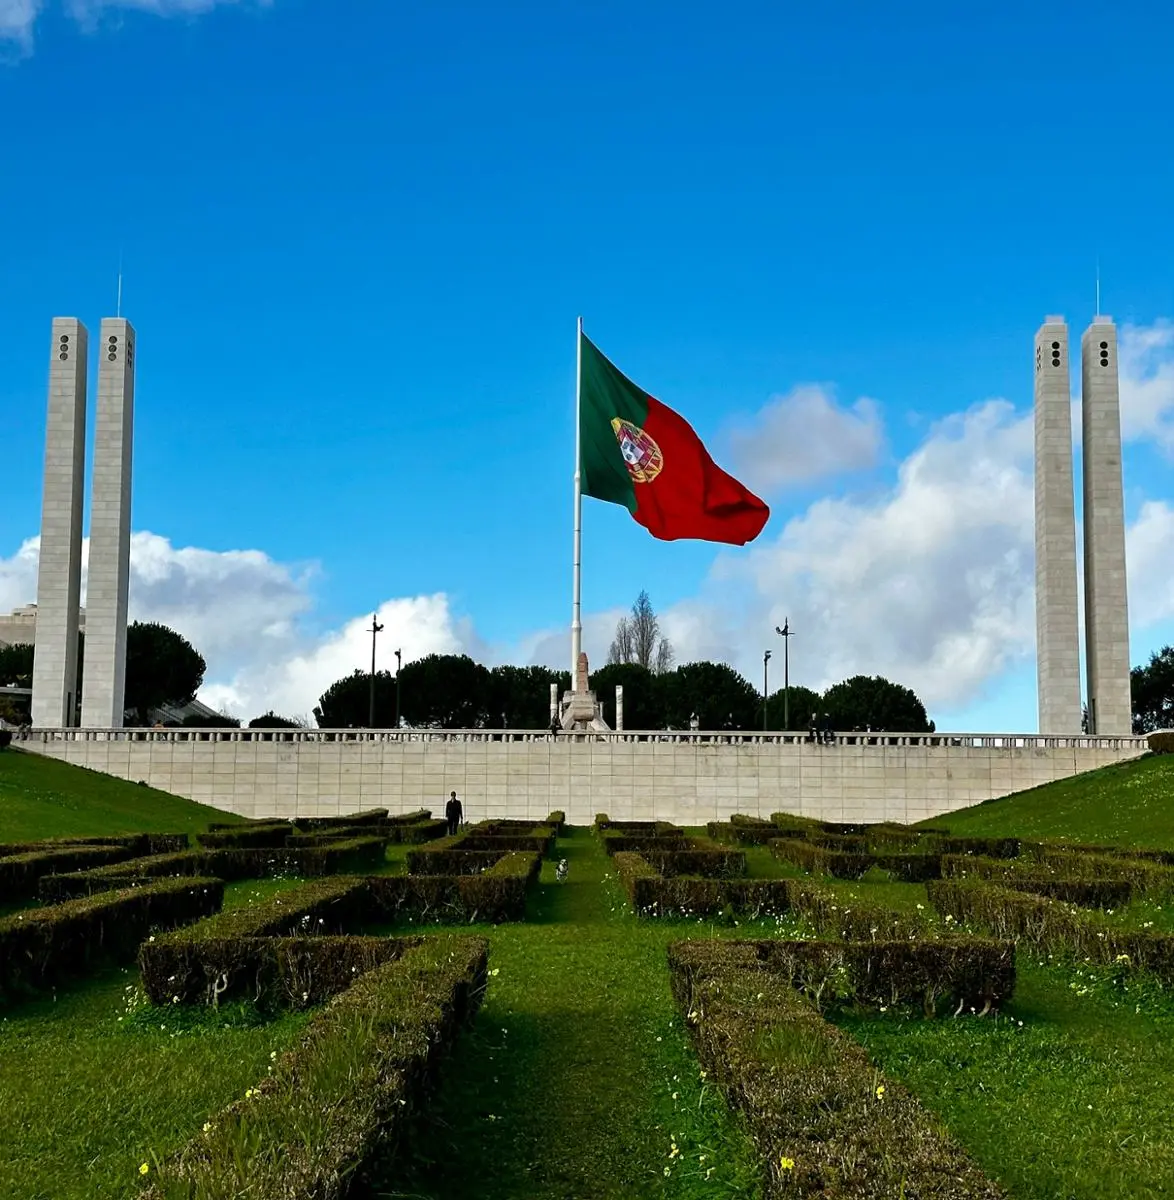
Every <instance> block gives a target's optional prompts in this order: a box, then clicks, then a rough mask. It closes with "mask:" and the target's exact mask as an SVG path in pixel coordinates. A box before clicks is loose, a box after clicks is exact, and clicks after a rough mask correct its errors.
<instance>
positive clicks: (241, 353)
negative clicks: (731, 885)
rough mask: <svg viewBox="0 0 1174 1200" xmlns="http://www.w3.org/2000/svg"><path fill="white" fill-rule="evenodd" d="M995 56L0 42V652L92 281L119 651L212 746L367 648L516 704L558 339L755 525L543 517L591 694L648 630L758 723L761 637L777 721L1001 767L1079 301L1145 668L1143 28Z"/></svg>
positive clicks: (1162, 205)
mask: <svg viewBox="0 0 1174 1200" xmlns="http://www.w3.org/2000/svg"><path fill="white" fill-rule="evenodd" d="M1023 8H1024V6H1022V5H1012V4H991V5H986V6H983V7H982V9H981V10H977V9H971V10H968V11H966V12H962V11H958V12H956V13H954V14H953V15H950V14H946V13H944V12H943V8H942V6H941V5H930V4H909V5H899V4H898V5H892V6H884V7H883V8H880V9H878V8H877V7H876V6H875V5H871V4H864V3H852V4H827V5H818V6H809V8H808V10H805V11H801V10H799V9H797V8H794V7H793V6H783V5H778V4H767V3H735V4H732V5H725V6H722V7H720V8H719V9H715V8H714V7H713V6H711V5H700V4H684V5H682V4H680V3H679V2H678V3H675V4H672V5H669V4H667V3H660V2H659V0H657V2H643V3H640V4H637V5H632V4H630V3H628V4H620V3H591V4H587V3H580V4H570V3H568V4H555V5H552V4H549V3H546V4H540V3H537V2H534V3H531V2H525V3H522V2H513V3H506V4H502V5H496V6H492V7H487V6H485V5H483V4H477V3H471V2H470V3H460V4H458V3H449V2H447V0H436V2H434V3H430V4H428V5H412V6H409V5H400V4H372V3H357V2H354V0H334V2H333V3H330V4H327V3H325V0H272V3H269V4H255V3H248V2H241V3H231V2H224V3H216V0H133V2H132V0H108V2H102V0H69V2H68V3H63V2H61V0H41V2H38V0H0V112H2V113H3V114H4V115H5V121H4V155H3V164H4V166H3V170H4V175H5V186H4V187H3V188H2V189H0V218H2V225H0V229H2V231H3V235H4V254H3V266H2V268H0V269H2V270H3V273H4V286H3V287H2V288H0V321H2V323H3V327H4V328H5V330H6V331H7V337H6V339H5V340H6V345H7V351H8V352H7V354H6V355H5V369H4V370H3V371H2V372H0V412H2V413H3V416H4V420H3V424H2V428H0V438H2V439H3V442H2V445H3V455H2V458H3V472H4V474H3V477H4V480H5V486H4V489H3V491H4V497H5V502H4V505H3V508H2V511H0V607H3V606H4V605H5V604H16V603H23V602H27V601H29V600H32V599H33V598H34V594H35V571H31V569H30V562H33V561H35V559H33V558H32V557H31V556H32V555H33V553H34V552H35V547H34V548H33V549H30V548H29V546H28V545H27V544H26V542H27V539H30V538H34V537H35V535H36V532H37V528H38V525H39V509H40V477H41V468H42V455H43V436H44V409H45V377H46V356H47V346H48V336H49V322H50V319H51V317H52V316H54V315H57V314H62V315H73V316H78V317H80V318H82V319H83V320H84V321H86V323H87V324H88V325H89V326H90V328H91V332H92V333H96V329H97V325H98V321H99V319H100V318H101V317H102V316H103V315H111V314H112V312H113V308H114V301H115V287H116V276H117V272H118V265H119V261H120V258H121V261H122V263H123V269H124V291H123V296H124V303H123V312H124V315H126V316H128V317H129V318H130V319H131V320H132V321H133V322H134V324H135V326H136V329H137V331H138V398H137V418H136V441H135V493H134V522H133V523H134V528H135V530H136V531H138V532H139V535H140V536H139V537H138V538H137V539H136V543H135V546H136V549H135V576H134V582H133V585H132V608H133V609H134V610H135V612H136V614H137V615H140V616H149V617H156V618H159V619H164V618H166V619H169V620H171V621H172V622H173V623H175V624H176V625H177V626H180V627H183V628H184V629H185V632H188V633H189V636H192V638H193V640H194V641H195V642H196V644H197V645H198V646H199V647H200V648H201V649H202V650H203V651H204V653H205V655H206V657H207V658H208V660H209V674H208V678H209V690H208V692H207V694H208V696H209V697H210V698H212V699H213V700H215V701H217V702H219V703H223V704H226V705H228V706H229V707H230V708H234V709H235V710H238V711H239V712H240V714H241V715H244V716H249V715H253V713H252V712H251V709H252V708H257V710H258V711H260V710H261V709H263V708H266V707H268V706H269V703H268V702H269V700H270V699H272V700H273V701H274V703H276V704H278V705H279V706H285V707H286V708H287V709H288V708H294V709H296V710H297V711H300V712H307V711H308V710H309V707H310V706H311V704H312V703H313V699H314V696H315V695H316V694H317V691H318V690H320V687H321V686H322V685H323V684H324V683H328V682H329V681H330V679H332V678H334V677H335V676H336V675H337V674H338V673H341V671H342V670H344V669H345V670H349V669H350V667H351V666H357V665H360V664H361V663H362V662H363V661H364V657H363V651H362V648H361V647H362V644H363V639H362V638H361V636H360V634H359V626H360V618H361V615H362V614H363V612H364V611H367V612H369V611H370V610H371V609H372V608H373V607H376V606H379V607H380V611H381V613H384V614H385V616H386V617H387V619H389V620H391V622H392V625H391V626H390V628H389V630H388V634H389V635H391V637H392V640H390V641H388V640H385V641H384V643H383V644H384V645H385V646H386V647H388V648H389V649H390V648H391V646H392V645H393V644H396V645H401V646H402V648H403V650H404V653H405V655H407V656H409V657H415V656H416V654H418V653H426V652H428V651H429V650H433V649H459V648H466V649H469V650H470V651H471V652H473V653H475V654H478V655H479V656H481V657H483V658H485V659H487V660H491V661H501V660H508V659H513V660H516V661H521V660H522V659H543V660H550V661H553V662H555V663H558V664H560V665H561V663H562V662H563V661H564V660H565V657H566V652H565V649H564V647H565V646H566V644H567V635H566V632H565V626H566V625H567V623H568V621H569V611H568V610H569V591H570V565H569V560H570V510H571V493H570V474H571V468H572V463H571V458H572V438H573V386H574V323H575V318H576V316H577V315H578V314H579V313H582V314H583V316H584V318H585V321H586V328H587V331H588V333H589V334H590V335H591V336H592V338H593V339H594V340H595V341H596V343H597V344H598V345H599V346H600V347H601V348H602V349H603V350H604V351H605V353H607V354H608V355H609V356H610V357H611V358H613V359H614V360H615V361H616V362H617V363H618V364H619V365H620V366H621V367H622V369H624V370H625V371H626V372H627V373H628V374H630V375H631V376H632V377H633V378H635V379H636V380H637V381H638V382H639V383H641V385H642V386H644V387H645V388H647V389H648V390H649V391H650V392H652V393H653V394H654V395H657V396H659V397H660V398H661V399H663V400H664V401H665V402H666V403H668V404H669V405H671V406H672V407H674V408H677V409H678V410H679V411H681V412H682V413H683V414H685V415H686V416H687V417H688V418H689V419H690V420H691V421H692V422H693V424H694V425H695V427H696V428H697V429H698V431H699V432H700V433H701V435H702V436H703V437H704V438H705V440H706V441H707V443H708V444H709V445H710V447H711V449H712V450H713V452H714V454H715V456H716V457H717V458H718V460H719V461H720V462H722V463H723V465H725V466H727V467H728V468H729V469H731V470H733V471H734V473H735V474H739V473H740V474H741V477H743V478H746V479H747V482H751V483H753V484H755V485H756V486H758V487H759V488H760V489H761V490H762V492H763V494H764V496H765V498H766V499H768V501H769V502H770V503H771V505H772V510H773V515H772V518H771V521H770V523H769V524H768V526H767V529H766V531H765V532H764V534H763V535H762V537H761V538H760V539H759V542H758V543H756V544H755V545H754V546H753V547H749V548H747V549H745V550H722V549H720V548H718V547H714V546H708V545H705V544H702V543H659V542H656V541H655V540H653V539H651V538H650V537H648V535H647V534H646V533H645V531H644V530H643V529H642V528H640V527H639V526H637V525H636V524H635V523H634V522H632V521H631V519H630V518H629V517H628V515H627V513H626V512H625V511H624V510H622V509H618V508H613V507H610V506H605V505H601V504H599V503H596V502H592V501H588V502H587V503H586V509H585V532H584V592H583V600H584V609H585V612H586V613H587V614H588V638H587V648H588V649H589V651H592V652H593V656H594V657H595V658H596V659H598V658H599V657H600V656H601V653H602V651H603V650H606V642H607V640H608V638H607V632H608V630H610V629H611V628H612V627H613V626H614V621H615V618H616V616H617V615H618V613H619V610H621V609H622V608H624V607H625V606H627V605H628V604H630V603H631V601H632V599H633V598H634V596H635V594H636V593H637V592H638V591H639V590H640V589H641V588H647V590H648V591H649V593H650V594H651V597H652V599H653V602H654V604H655V605H656V607H657V608H658V609H659V610H660V611H661V612H662V614H663V615H664V618H665V624H666V628H667V629H668V631H669V633H670V634H671V635H672V636H673V640H674V641H675V643H676V644H677V647H678V653H679V656H680V657H682V658H691V657H702V656H704V657H710V656H713V657H724V658H726V659H728V660H729V661H732V662H734V663H735V664H736V665H738V666H739V667H740V668H741V669H743V670H744V671H745V672H746V673H747V674H748V676H749V677H750V678H751V679H754V680H757V679H758V678H759V677H760V669H759V668H760V664H761V655H762V650H763V649H764V648H765V647H766V646H768V645H770V638H771V633H770V631H771V630H772V628H773V625H774V624H775V623H776V621H779V620H781V618H782V616H783V615H785V614H786V615H792V620H793V623H795V626H796V629H797V630H799V631H800V634H799V636H797V637H796V638H795V639H794V641H793V642H792V655H793V660H792V667H793V670H792V676H793V678H796V679H797V680H799V681H802V682H811V683H815V684H820V683H826V682H830V681H832V680H833V679H834V678H838V677H842V676H843V675H845V674H852V673H856V672H863V673H868V674H872V673H884V674H888V675H890V676H891V677H894V678H898V679H901V680H902V681H904V682H909V683H911V684H913V685H914V686H915V687H918V688H919V690H921V691H922V693H923V694H925V695H926V696H927V699H929V701H930V708H931V713H932V714H933V715H935V716H937V717H939V721H940V722H944V723H946V724H949V725H952V726H954V727H961V726H964V725H965V726H969V727H973V728H1008V727H1012V728H1032V727H1034V720H1035V703H1034V660H1033V657H1032V655H1033V639H1034V624H1033V618H1032V616H1031V607H1030V588H1031V558H1030V506H1029V504H1028V507H1027V509H1026V521H1027V524H1026V527H1025V526H1024V523H1023V522H1024V511H1025V510H1024V507H1023V506H1024V503H1025V501H1024V496H1025V494H1026V495H1027V496H1028V497H1029V488H1030V434H1029V433H1028V439H1027V443H1026V455H1027V459H1026V465H1025V462H1024V454H1025V450H1024V440H1023V430H1024V428H1025V426H1024V424H1023V420H1024V418H1025V417H1026V416H1027V415H1028V414H1029V409H1030V401H1031V391H1030V389H1031V382H1032V376H1031V339H1032V336H1033V334H1034V331H1035V329H1036V327H1037V326H1038V325H1039V324H1040V322H1041V321H1042V319H1043V317H1044V316H1045V314H1048V313H1063V314H1065V315H1066V316H1067V317H1068V320H1069V322H1070V325H1071V330H1072V335H1073V338H1074V340H1075V339H1078V338H1079V334H1080V331H1081V330H1082V329H1083V327H1084V325H1085V324H1086V323H1087V321H1088V320H1089V319H1090V318H1091V316H1092V315H1093V307H1094V280H1095V273H1096V264H1097V263H1098V261H1099V263H1100V270H1101V275H1102V280H1103V305H1102V306H1103V308H1104V310H1105V311H1107V312H1109V313H1111V314H1112V315H1113V316H1114V318H1115V319H1116V320H1117V321H1118V323H1119V324H1120V325H1121V326H1122V331H1123V355H1122V363H1123V371H1124V370H1125V363H1126V349H1128V347H1130V346H1132V347H1133V348H1134V351H1133V354H1132V357H1131V358H1130V362H1131V364H1132V366H1131V370H1132V375H1131V376H1130V378H1129V379H1125V378H1123V381H1122V382H1123V411H1124V412H1125V416H1124V421H1125V425H1126V435H1127V446H1126V457H1125V475H1126V495H1127V505H1128V509H1129V517H1130V521H1131V523H1138V522H1140V523H1139V524H1138V532H1137V534H1136V536H1135V535H1134V533H1133V532H1132V531H1131V543H1130V546H1131V561H1130V571H1131V577H1132V578H1131V583H1132V585H1133V587H1134V588H1135V589H1141V590H1140V591H1139V599H1138V600H1137V601H1136V602H1133V601H1131V603H1132V604H1133V607H1134V610H1135V612H1134V615H1135V620H1134V629H1133V635H1134V658H1135V661H1137V660H1140V659H1141V658H1142V657H1144V656H1147V655H1148V652H1149V651H1150V650H1151V649H1153V648H1155V647H1156V646H1158V645H1161V644H1163V643H1164V642H1165V641H1169V640H1171V637H1174V591H1172V590H1171V585H1170V583H1169V576H1170V574H1171V573H1170V570H1169V567H1168V566H1167V565H1166V564H1167V563H1168V562H1169V561H1170V559H1168V558H1166V557H1165V556H1166V554H1167V553H1169V554H1171V555H1174V514H1172V512H1171V508H1170V506H1171V503H1172V502H1174V487H1172V485H1171V473H1170V455H1171V451H1172V450H1174V433H1172V432H1171V431H1172V429H1174V374H1172V372H1174V333H1172V331H1171V329H1170V327H1169V326H1168V325H1167V324H1166V323H1165V322H1167V320H1168V319H1169V318H1172V317H1174V242H1172V241H1171V239H1169V238H1168V237H1167V236H1165V231H1166V229H1167V227H1168V223H1169V213H1170V212H1171V211H1172V209H1174V155H1172V154H1171V153H1170V150H1171V134H1170V127H1169V92H1168V78H1169V64H1168V47H1169V45H1170V40H1171V34H1172V33H1174V16H1172V15H1171V14H1169V13H1167V12H1165V10H1163V9H1161V8H1160V7H1159V6H1155V5H1152V4H1147V5H1130V4H1124V5H1121V6H1119V7H1118V8H1117V9H1116V10H1115V11H1114V13H1113V14H1112V17H1111V19H1110V17H1109V14H1108V12H1107V10H1105V9H1104V7H1103V6H1102V5H1097V6H1093V5H1092V4H1084V3H1074V4H1069V5H1065V6H1064V9H1063V12H1062V14H1061V13H1058V12H1057V10H1054V9H1048V10H1045V9H1042V8H1040V9H1034V10H1033V11H1031V12H1027V13H1025V12H1024V11H1023ZM1127 326H1128V327H1129V329H1126V327H1127ZM1129 338H1132V339H1133V340H1132V341H1129ZM1077 383H1078V381H1077ZM797 389H798V390H797ZM995 399H1000V400H1002V401H1005V402H1006V403H1005V404H1004V405H1001V406H999V405H996V406H994V407H990V406H988V407H987V408H978V409H976V408H975V406H980V405H982V404H983V403H984V402H987V401H991V400H995ZM967 412H969V413H970V414H971V415H970V416H969V417H965V416H962V415H960V414H966V413H967ZM942 422H945V424H944V425H943V424H942ZM1026 428H1027V429H1028V431H1029V429H1030V424H1029V422H1028V424H1027V426H1026ZM984 464H986V465H984ZM988 467H989V470H988ZM955 487H957V488H960V489H962V493H963V494H961V495H956V494H955V492H954V491H952V490H951V489H953V488H955ZM1025 487H1026V488H1027V489H1028V490H1027V492H1026V493H1025V490H1024V489H1025ZM1147 504H1148V505H1149V507H1148V508H1146V507H1145V506H1146V505H1147ZM1143 517H1144V520H1141V518H1143ZM951 521H953V522H954V523H953V524H951ZM926 528H930V529H932V530H933V531H934V532H933V544H932V545H930V544H929V541H930V540H931V539H929V538H928V535H926V533H925V530H926ZM1025 533H1026V544H1025ZM148 534H150V535H154V536H153V537H148V536H147V535H148ZM862 538H863V539H864V540H863V542H861V539H862ZM911 543H912V544H915V549H914V550H912V551H911V552H909V553H906V552H904V551H903V549H902V547H906V546H909V545H910V544H911ZM22 546H23V547H24V549H23V550H22ZM1135 546H1136V547H1138V548H1137V549H1136V554H1135ZM241 551H250V552H253V553H251V554H243V555H242V554H240V553H234V552H241ZM870 556H871V557H870ZM1135 557H1136V562H1135V561H1134V558H1135ZM865 559H867V560H868V561H867V562H864V560H865ZM862 563H863V565H862ZM960 573H961V574H962V575H964V576H966V577H967V581H968V582H967V586H965V587H964V588H962V589H961V590H959V589H958V585H957V581H958V577H959V574H960ZM30 578H31V579H32V581H33V583H32V593H30V591H29V588H30V583H29V580H30ZM806 631H809V632H807V637H806V638H805V637H804V636H803V632H806ZM385 637H386V635H385ZM776 642H777V639H776ZM778 648H779V647H777V645H776V650H777V649H778ZM352 659H353V660H354V661H353V662H352Z"/></svg>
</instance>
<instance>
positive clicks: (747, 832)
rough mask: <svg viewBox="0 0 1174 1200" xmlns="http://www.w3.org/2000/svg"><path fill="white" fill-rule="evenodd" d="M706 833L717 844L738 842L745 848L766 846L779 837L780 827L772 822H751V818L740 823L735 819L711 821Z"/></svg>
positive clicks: (745, 818)
mask: <svg viewBox="0 0 1174 1200" xmlns="http://www.w3.org/2000/svg"><path fill="white" fill-rule="evenodd" d="M705 832H706V833H707V834H708V835H709V836H710V837H711V838H712V839H713V840H714V841H715V842H736V843H739V844H741V845H743V846H764V845H766V843H767V842H769V841H770V840H771V839H772V838H777V837H778V836H779V830H778V827H777V826H776V825H774V824H772V823H771V822H770V821H751V819H750V818H749V817H743V818H742V819H741V820H740V821H739V820H737V819H735V818H734V817H731V818H730V819H729V821H710V822H709V824H708V825H706V827H705Z"/></svg>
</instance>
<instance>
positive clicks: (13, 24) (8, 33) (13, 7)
mask: <svg viewBox="0 0 1174 1200" xmlns="http://www.w3.org/2000/svg"><path fill="white" fill-rule="evenodd" d="M40 11H41V0H0V45H2V44H3V43H4V42H6V41H7V42H10V43H15V44H16V47H17V49H18V50H21V51H28V50H30V49H31V48H32V43H33V26H34V25H35V24H36V21H37V14H38V13H39V12H40Z"/></svg>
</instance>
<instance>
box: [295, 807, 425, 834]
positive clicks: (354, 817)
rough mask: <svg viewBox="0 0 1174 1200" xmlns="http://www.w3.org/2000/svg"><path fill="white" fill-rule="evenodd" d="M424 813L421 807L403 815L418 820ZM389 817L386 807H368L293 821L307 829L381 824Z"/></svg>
mask: <svg viewBox="0 0 1174 1200" xmlns="http://www.w3.org/2000/svg"><path fill="white" fill-rule="evenodd" d="M424 813H425V810H424V809H422V808H421V809H418V810H417V811H416V812H413V813H404V814H402V815H403V816H404V817H411V818H412V820H417V819H419V818H420V817H421V816H422V815H423V814H424ZM428 815H431V814H428ZM389 819H390V818H389V817H388V812H387V809H386V808H368V809H364V810H363V811H362V812H357V813H347V814H346V815H345V816H338V817H295V818H294V820H293V822H292V823H293V825H294V826H295V827H296V828H298V829H301V830H303V831H306V830H310V829H329V828H330V827H331V826H332V825H380V824H382V823H383V822H385V821H387V820H389ZM409 823H410V822H409Z"/></svg>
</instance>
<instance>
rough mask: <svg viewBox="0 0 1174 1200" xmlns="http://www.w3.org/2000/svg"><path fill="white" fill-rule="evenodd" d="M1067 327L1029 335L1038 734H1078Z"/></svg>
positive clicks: (1056, 323)
mask: <svg viewBox="0 0 1174 1200" xmlns="http://www.w3.org/2000/svg"><path fill="white" fill-rule="evenodd" d="M1071 410H1072V401H1071V396H1070V392H1069V384H1068V326H1067V325H1066V324H1065V323H1064V318H1063V317H1047V318H1046V319H1045V321H1044V323H1043V325H1042V326H1041V327H1040V329H1039V332H1038V333H1036V335H1035V633H1036V662H1037V670H1038V687H1039V731H1040V733H1058V734H1073V733H1079V732H1080V716H1081V713H1080V628H1079V601H1078V589H1077V583H1076V509H1075V501H1074V487H1073V476H1072V411H1071Z"/></svg>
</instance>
